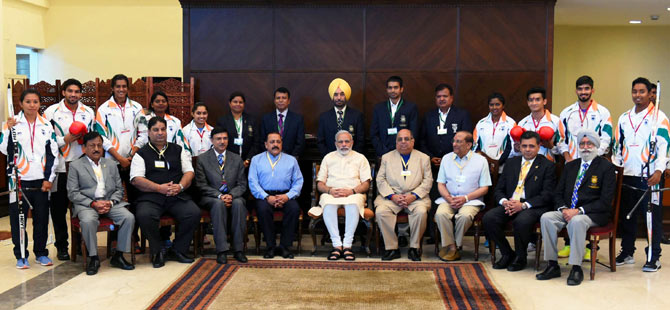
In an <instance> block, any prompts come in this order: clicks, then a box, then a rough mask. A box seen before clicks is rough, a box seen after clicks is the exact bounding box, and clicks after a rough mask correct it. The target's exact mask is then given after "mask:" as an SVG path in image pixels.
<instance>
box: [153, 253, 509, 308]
mask: <svg viewBox="0 0 670 310" xmlns="http://www.w3.org/2000/svg"><path fill="white" fill-rule="evenodd" d="M333 308H342V309H421V310H427V309H510V306H509V304H508V303H507V301H506V300H505V298H504V297H503V296H502V295H501V294H500V292H499V291H498V290H497V289H496V288H495V287H494V286H493V283H492V282H491V281H490V279H489V276H488V275H487V273H486V271H485V270H484V268H483V267H482V265H481V264H479V263H450V264H444V263H392V262H353V263H349V262H328V261H299V260H295V261H289V260H252V261H250V262H249V263H248V264H239V263H236V262H235V263H231V264H228V265H219V264H217V263H216V261H215V260H213V259H200V260H198V261H197V262H196V263H194V265H193V266H192V267H191V268H190V269H189V270H188V271H187V272H186V273H184V275H183V276H182V277H181V278H180V279H178V280H177V281H176V282H175V283H173V284H172V285H171V286H170V287H169V288H168V289H167V290H166V291H165V292H163V294H162V295H161V296H160V297H159V298H158V299H156V300H155V301H154V303H153V304H152V305H151V306H150V307H149V309H333Z"/></svg>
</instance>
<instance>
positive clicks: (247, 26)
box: [184, 8, 274, 77]
mask: <svg viewBox="0 0 670 310" xmlns="http://www.w3.org/2000/svg"><path fill="white" fill-rule="evenodd" d="M185 20H186V19H185ZM189 20H190V23H191V24H190V31H188V32H186V31H185V33H184V35H190V40H189V44H188V48H189V49H190V58H189V62H190V65H191V68H190V70H191V71H210V72H211V71H215V72H216V71H226V70H272V57H268V56H269V55H270V56H271V55H272V50H273V48H274V47H273V44H272V39H273V28H272V10H271V9H264V8H253V9H252V8H228V9H225V10H212V9H205V8H201V9H200V8H199V9H194V8H192V9H190V18H189ZM185 48H186V44H185ZM186 54H187V53H185V55H184V57H186ZM185 63H186V61H185ZM184 76H185V77H186V75H184Z"/></svg>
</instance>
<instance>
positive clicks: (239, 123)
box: [233, 116, 242, 136]
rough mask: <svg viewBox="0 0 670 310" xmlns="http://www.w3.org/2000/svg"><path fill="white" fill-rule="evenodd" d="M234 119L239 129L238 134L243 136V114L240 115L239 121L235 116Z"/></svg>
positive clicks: (236, 127)
mask: <svg viewBox="0 0 670 310" xmlns="http://www.w3.org/2000/svg"><path fill="white" fill-rule="evenodd" d="M233 121H234V122H235V129H237V136H242V116H240V120H239V121H237V120H235V118H233Z"/></svg>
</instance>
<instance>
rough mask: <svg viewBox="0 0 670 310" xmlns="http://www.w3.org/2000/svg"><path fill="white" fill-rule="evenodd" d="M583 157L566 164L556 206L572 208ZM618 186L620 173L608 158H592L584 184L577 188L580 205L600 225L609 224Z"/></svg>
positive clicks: (578, 205) (578, 204) (556, 196)
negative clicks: (617, 173)
mask: <svg viewBox="0 0 670 310" xmlns="http://www.w3.org/2000/svg"><path fill="white" fill-rule="evenodd" d="M581 165H582V160H581V159H579V160H573V161H571V162H568V163H567V164H565V168H564V169H563V174H562V175H561V179H560V181H559V182H558V190H557V191H556V192H555V194H556V195H555V199H556V209H558V208H561V207H567V208H570V202H571V200H572V192H573V190H574V188H575V183H576V182H577V174H578V173H579V169H580V168H581ZM615 187H616V173H615V168H614V165H612V164H611V163H610V162H609V161H607V159H605V158H603V157H601V156H598V157H596V158H594V159H593V161H591V165H590V166H589V168H588V169H586V173H585V175H584V179H583V180H582V184H581V185H580V186H579V189H578V190H577V197H578V199H577V206H576V208H579V207H582V208H583V209H584V213H585V214H586V215H587V216H588V217H589V218H591V220H592V221H593V222H595V223H596V224H598V226H604V225H607V222H609V219H610V216H611V215H612V212H611V211H612V199H614V192H615Z"/></svg>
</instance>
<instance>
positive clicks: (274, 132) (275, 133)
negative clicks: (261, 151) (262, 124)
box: [265, 131, 284, 142]
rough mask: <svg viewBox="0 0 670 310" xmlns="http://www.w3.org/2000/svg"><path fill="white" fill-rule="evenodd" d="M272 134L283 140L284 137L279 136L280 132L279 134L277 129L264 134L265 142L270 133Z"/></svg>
mask: <svg viewBox="0 0 670 310" xmlns="http://www.w3.org/2000/svg"><path fill="white" fill-rule="evenodd" d="M273 134H274V135H279V138H280V139H282V141H283V140H284V139H283V138H282V137H281V134H280V133H279V132H277V131H272V132H268V134H267V135H265V142H268V137H269V136H270V135H273Z"/></svg>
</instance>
